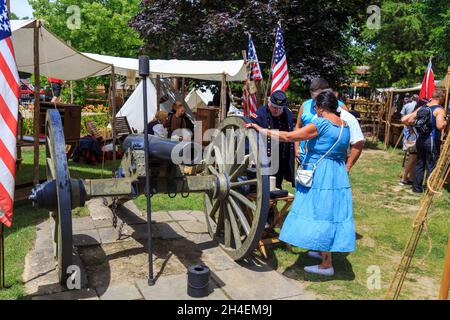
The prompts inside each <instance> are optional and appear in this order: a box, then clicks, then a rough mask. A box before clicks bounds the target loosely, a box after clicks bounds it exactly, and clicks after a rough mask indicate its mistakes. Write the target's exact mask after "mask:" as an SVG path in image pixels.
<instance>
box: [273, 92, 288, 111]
mask: <svg viewBox="0 0 450 320" xmlns="http://www.w3.org/2000/svg"><path fill="white" fill-rule="evenodd" d="M270 103H271V104H272V106H273V107H275V108H284V107H287V106H288V101H287V98H286V94H285V93H284V92H283V91H281V90H279V91H275V92H274V93H272V95H271V96H270Z"/></svg>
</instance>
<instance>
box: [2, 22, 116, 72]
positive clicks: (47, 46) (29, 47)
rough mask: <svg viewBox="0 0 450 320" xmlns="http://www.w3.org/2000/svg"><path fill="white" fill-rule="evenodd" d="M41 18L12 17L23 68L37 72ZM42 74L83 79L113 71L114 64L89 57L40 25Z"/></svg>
mask: <svg viewBox="0 0 450 320" xmlns="http://www.w3.org/2000/svg"><path fill="white" fill-rule="evenodd" d="M36 23H41V22H40V21H39V20H36V19H33V20H11V29H12V38H11V39H12V43H13V46H14V51H15V55H16V63H17V67H18V69H19V71H21V72H26V73H34V26H35V25H36ZM39 66H40V74H41V75H42V76H46V77H53V78H58V79H62V80H80V79H84V78H88V77H91V76H93V75H95V74H98V73H101V72H105V73H109V72H110V69H111V65H110V64H108V63H104V62H101V61H96V60H94V59H91V58H90V57H87V56H85V55H83V54H81V53H79V52H78V51H76V50H75V49H73V48H72V47H70V46H69V45H68V44H66V43H65V42H64V41H63V40H61V39H59V38H58V37H57V36H55V35H54V34H53V33H51V32H50V31H48V30H47V29H45V27H44V26H41V27H40V28H39Z"/></svg>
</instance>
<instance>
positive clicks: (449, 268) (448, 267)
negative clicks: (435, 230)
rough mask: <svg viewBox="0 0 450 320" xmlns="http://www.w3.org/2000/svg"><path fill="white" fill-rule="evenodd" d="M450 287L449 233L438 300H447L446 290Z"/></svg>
mask: <svg viewBox="0 0 450 320" xmlns="http://www.w3.org/2000/svg"><path fill="white" fill-rule="evenodd" d="M449 289H450V235H449V237H448V245H447V255H446V256H445V264H444V275H443V276H442V284H441V291H440V292H439V300H448V290H449Z"/></svg>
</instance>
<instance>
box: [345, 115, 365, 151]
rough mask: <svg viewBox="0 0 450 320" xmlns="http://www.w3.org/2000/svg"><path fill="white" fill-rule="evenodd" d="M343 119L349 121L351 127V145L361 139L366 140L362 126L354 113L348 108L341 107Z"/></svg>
mask: <svg viewBox="0 0 450 320" xmlns="http://www.w3.org/2000/svg"><path fill="white" fill-rule="evenodd" d="M341 119H342V120H344V121H345V122H347V124H348V126H349V128H350V145H354V144H356V143H358V142H360V141H366V138H364V134H363V132H362V130H361V126H360V125H359V121H358V119H356V118H355V116H354V115H352V114H351V113H350V112H348V111H347V110H344V109H341Z"/></svg>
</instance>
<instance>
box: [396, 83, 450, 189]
mask: <svg viewBox="0 0 450 320" xmlns="http://www.w3.org/2000/svg"><path fill="white" fill-rule="evenodd" d="M444 103H445V91H444V90H443V89H440V88H438V89H436V90H435V92H434V94H433V97H432V99H431V100H426V99H420V100H419V96H417V95H414V96H413V97H412V98H411V99H410V98H409V97H406V99H405V104H404V107H403V109H402V111H401V114H402V116H403V117H402V123H403V124H404V125H405V129H404V141H403V146H404V150H405V151H407V152H408V153H409V154H410V157H409V161H408V163H407V164H406V166H405V170H404V172H403V175H402V178H401V181H400V185H403V186H406V185H411V186H412V191H413V192H415V193H423V192H424V182H426V180H425V172H426V174H427V175H426V176H427V177H429V176H430V174H431V173H432V172H433V170H434V169H435V167H436V164H437V161H438V160H439V155H440V149H441V134H442V131H443V130H444V129H445V128H446V126H447V122H446V120H445V116H446V114H445V109H444V107H443V104H444Z"/></svg>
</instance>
